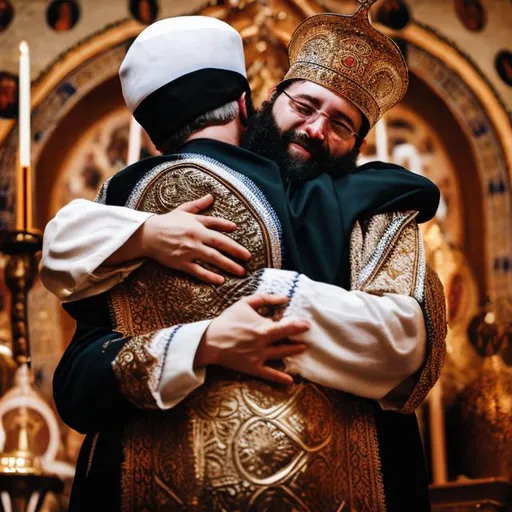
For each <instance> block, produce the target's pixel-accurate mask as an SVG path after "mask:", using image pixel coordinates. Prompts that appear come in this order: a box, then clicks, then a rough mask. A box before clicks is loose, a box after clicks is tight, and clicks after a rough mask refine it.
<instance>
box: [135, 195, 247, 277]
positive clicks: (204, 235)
mask: <svg viewBox="0 0 512 512" xmlns="http://www.w3.org/2000/svg"><path fill="white" fill-rule="evenodd" d="M213 200H214V198H213V196H212V195H211V194H208V195H206V196H204V197H201V198H200V199H197V200H195V201H190V202H188V203H184V204H182V205H181V206H179V207H178V208H176V209H174V210H173V211H171V212H169V213H165V214H161V215H153V216H152V217H150V218H149V219H148V220H147V221H146V222H145V223H144V224H143V225H142V227H141V233H140V236H141V247H142V254H143V256H144V257H147V258H151V259H153V260H156V261H158V262H159V263H160V264H162V265H164V266H166V267H170V268H173V269H175V270H181V271H183V272H185V273H187V274H189V275H192V276H194V277H197V278H198V279H200V280H201V281H205V282H207V283H211V284H222V283H223V282H224V277H222V276H221V275H219V274H217V273H215V272H212V271H210V270H207V269H206V268H204V267H202V266H201V265H200V263H209V264H210V265H213V266H214V267H217V268H219V269H220V270H224V271H225V272H228V273H230V274H234V275H236V276H244V275H245V269H244V268H243V267H242V266H241V265H239V264H238V263H236V262H235V261H233V260H232V259H230V257H231V258H235V259H238V260H241V261H247V260H249V259H250V257H251V253H250V252H249V251H248V250H247V249H245V247H243V246H241V245H240V244H238V243H237V242H235V241H234V240H232V239H231V238H229V237H228V236H226V235H224V234H222V233H220V232H219V231H224V232H231V231H234V230H235V229H236V224H234V223H233V222H230V221H228V220H225V219H221V218H218V217H211V216H207V215H199V212H201V211H202V210H204V209H205V208H208V207H209V206H210V205H211V204H212V203H213Z"/></svg>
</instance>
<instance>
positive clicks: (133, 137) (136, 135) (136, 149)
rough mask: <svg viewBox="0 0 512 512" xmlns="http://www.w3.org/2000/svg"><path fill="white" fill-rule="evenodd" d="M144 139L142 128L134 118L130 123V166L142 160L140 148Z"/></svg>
mask: <svg viewBox="0 0 512 512" xmlns="http://www.w3.org/2000/svg"><path fill="white" fill-rule="evenodd" d="M141 139H142V127H141V125H140V124H139V123H138V122H137V120H136V119H135V118H134V117H133V116H132V120H131V122H130V137H129V140H128V162H127V164H128V165H131V164H133V163H134V162H138V161H139V160H140V148H141Z"/></svg>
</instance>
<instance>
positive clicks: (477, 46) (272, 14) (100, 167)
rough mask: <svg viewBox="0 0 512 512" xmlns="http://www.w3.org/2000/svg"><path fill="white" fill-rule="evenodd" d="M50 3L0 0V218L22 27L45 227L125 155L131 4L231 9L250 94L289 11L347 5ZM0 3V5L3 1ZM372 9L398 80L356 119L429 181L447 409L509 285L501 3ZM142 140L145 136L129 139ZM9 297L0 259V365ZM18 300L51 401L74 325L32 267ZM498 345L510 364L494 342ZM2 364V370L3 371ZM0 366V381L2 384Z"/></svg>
mask: <svg viewBox="0 0 512 512" xmlns="http://www.w3.org/2000/svg"><path fill="white" fill-rule="evenodd" d="M53 3H54V2H51V1H47V0H10V1H7V0H0V228H3V229H5V228H7V227H12V226H13V224H14V219H15V210H14V204H15V201H14V194H15V169H16V151H17V144H18V142H17V137H18V132H17V124H16V109H15V108H13V102H14V103H15V101H16V94H15V91H14V92H13V89H12V87H13V84H14V85H15V81H16V75H17V72H18V56H19V51H18V45H19V43H20V41H21V40H23V39H25V40H27V42H28V43H29V45H30V48H31V55H32V68H31V70H32V78H33V82H32V161H33V167H34V173H35V190H36V205H35V206H36V209H35V211H36V219H35V223H36V225H37V226H38V227H39V228H41V229H44V226H45V225H46V223H47V222H48V220H49V219H51V218H52V216H53V215H55V213H56V212H57V210H58V209H59V208H60V207H61V206H63V205H64V204H66V203H67V202H69V201H70V200H71V199H73V198H76V197H86V198H89V199H91V198H93V197H94V195H95V192H96V190H97V188H98V186H99V185H100V184H101V183H102V182H103V181H104V180H105V179H106V178H107V177H109V176H110V175H112V174H113V173H115V172H117V171H118V170H119V169H120V168H122V167H123V166H124V165H125V163H126V157H127V145H128V130H129V123H130V116H129V113H128V111H127V110H126V109H125V107H124V105H123V101H122V96H121V91H120V86H119V81H118V79H117V72H118V68H119V64H120V62H121V60H122V58H123V56H124V54H125V52H126V49H127V47H128V45H129V44H130V42H131V41H132V40H133V38H134V37H135V36H136V35H137V34H138V33H139V32H140V31H141V30H142V29H143V28H144V26H145V24H144V23H142V22H140V21H139V20H138V19H136V17H137V16H138V17H139V18H140V19H145V20H150V19H152V18H153V17H155V16H156V17H157V18H162V17H167V16H175V15H181V14H192V13H203V14H207V15H211V16H215V17H219V18H221V19H224V20H226V21H228V22H229V23H231V24H232V25H233V26H234V27H235V28H237V29H238V30H239V31H240V33H241V34H242V36H243V38H244V43H245V49H246V60H247V67H248V74H249V78H250V81H251V86H252V88H253V91H254V99H255V102H256V103H257V104H260V103H261V102H262V101H263V100H264V98H265V97H266V95H267V93H268V91H269V89H270V88H271V87H272V85H273V84H274V83H275V82H276V81H278V80H279V79H280V78H281V77H282V76H283V74H284V72H285V70H286V67H287V57H286V45H287V42H288V40H289V38H290V36H291V33H292V32H293V30H294V28H295V27H296V26H297V25H298V24H299V23H300V22H301V20H303V19H304V18H305V17H306V16H308V15H311V14H314V13H317V12H323V11H333V12H344V13H348V12H351V11H353V10H354V8H355V6H356V2H355V1H352V0H346V1H345V0H324V1H321V0H316V1H315V0H261V1H260V0H230V1H222V0H219V1H214V0H211V1H204V0H203V1H199V0H161V1H159V2H155V1H154V0H152V1H149V0H146V1H145V2H144V1H142V2H139V4H141V5H140V6H139V10H138V11H137V12H135V11H134V10H133V9H132V8H131V6H132V4H133V2H130V1H128V0H111V1H110V2H104V1H100V0H87V1H85V0H81V1H73V2H72V3H73V4H74V5H75V9H76V10H75V11H73V10H71V11H69V12H68V14H67V18H66V17H63V18H62V19H60V18H59V16H60V15H59V12H58V10H56V11H55V13H54V14H55V16H54V17H53V18H52V17H51V16H50V14H51V13H50V8H51V7H52V4H53ZM7 4H9V5H10V6H11V10H10V11H9V12H10V13H11V14H10V17H9V16H7V15H2V13H3V12H4V13H5V12H7V11H5V10H4V11H2V6H3V5H7ZM395 4H396V6H398V11H396V12H395V15H393V9H392V8H393V7H394V6H395ZM469 4H476V5H477V6H479V7H474V6H473V8H471V6H469V7H468V5H469ZM404 9H405V10H404ZM52 12H53V11H52ZM372 15H373V19H374V21H375V23H376V24H377V25H378V26H379V28H381V29H382V30H384V31H385V32H386V33H388V34H389V35H391V36H392V37H394V38H395V40H396V41H397V42H399V44H400V45H401V47H402V48H403V49H404V51H405V53H406V57H407V62H408V66H409V69H410V88H409V91H408V93H407V95H406V97H405V98H404V100H403V101H402V102H401V103H400V104H399V105H398V106H397V107H395V109H393V110H392V111H391V112H390V113H389V114H388V115H386V116H385V118H384V121H383V124H381V125H380V127H379V129H383V130H384V131H383V132H381V133H380V135H379V133H378V132H377V130H376V129H374V130H372V131H371V132H370V134H369V137H368V144H367V148H366V150H365V152H364V154H362V155H361V162H363V161H365V160H371V159H375V158H376V157H380V156H381V153H380V151H381V148H382V145H379V138H380V137H382V133H384V136H385V138H386V141H387V153H386V155H385V156H386V157H387V158H388V159H390V160H391V159H392V160H393V161H396V162H397V163H401V164H403V165H405V166H406V167H408V168H410V169H411V170H412V171H413V172H418V173H423V174H425V175H426V176H427V177H429V178H431V179H432V180H433V181H434V182H435V183H436V184H437V185H438V186H439V187H440V189H441V193H442V205H441V208H440V209H439V211H438V214H437V216H436V218H435V219H434V220H433V221H431V222H429V223H428V224H427V225H424V226H422V231H423V235H424V238H425V241H426V244H427V247H428V255H429V258H430V262H431V263H432V264H433V265H434V267H435V268H436V270H437V271H438V272H439V275H440V276H441V279H442V281H443V284H444V286H445V292H446V295H447V302H448V313H449V323H450V330H449V336H448V350H449V353H448V359H447V363H446V365H445V371H444V374H443V378H442V383H443V404H444V408H445V409H446V410H447V411H450V410H452V409H454V408H456V407H458V404H459V401H460V400H459V399H460V396H462V394H463V392H464V391H465V390H466V389H467V387H468V385H470V384H471V382H473V380H474V379H475V378H476V376H477V374H478V372H479V371H480V368H481V365H482V360H483V359H482V356H481V355H479V353H478V352H477V351H476V350H475V348H474V347H473V345H472V340H473V338H474V336H473V338H472V333H471V325H472V324H471V322H472V321H473V319H474V318H475V315H477V313H478V312H479V308H480V307H481V306H482V305H483V304H484V302H485V301H486V299H489V300H491V301H492V303H493V304H497V305H498V312H497V315H498V317H500V319H501V320H505V319H508V320H509V321H510V316H509V315H510V309H508V310H507V309H506V307H505V306H504V305H506V304H508V307H509V308H510V301H511V296H512V270H511V266H512V194H511V191H510V185H511V181H512V126H511V111H512V53H511V52H512V36H511V35H510V33H511V32H510V27H511V26H512V3H511V2H510V0H473V1H459V0H408V1H405V2H404V1H402V0H379V1H378V2H377V3H376V5H375V6H374V7H373V8H372ZM62 16H64V14H62ZM404 21H405V22H406V23H405V24H404ZM507 52H508V53H507ZM509 54H510V58H509V57H508V55H509ZM2 80H3V81H2ZM9 80H10V81H9ZM153 153H155V150H154V148H153V147H152V145H151V143H150V142H149V140H148V139H147V137H145V138H144V140H143V154H153ZM9 301H10V299H9V294H8V293H7V291H6V288H5V286H4V284H3V280H2V277H1V275H0V348H2V347H3V348H4V349H5V350H3V352H2V351H0V369H1V368H4V367H5V365H7V364H8V363H2V361H3V359H2V357H4V358H7V356H6V355H5V354H8V346H9V340H10V330H9V320H8V311H9V304H10V302H9ZM30 314H31V316H30V321H31V323H30V328H31V337H32V338H31V339H32V351H33V360H34V368H35V374H36V378H37V382H38V385H39V387H40V389H41V390H42V392H43V394H44V395H45V397H46V398H47V400H48V401H49V403H51V378H52V373H53V369H54V368H55V365H56V363H57V361H58V359H59V358H60V355H61V354H62V350H63V349H64V347H65V346H66V344H67V342H68V341H69V339H70V336H71V333H72V331H73V327H74V325H73V322H72V320H71V319H70V318H69V317H68V316H67V315H66V314H65V313H64V312H63V310H62V309H61V308H60V305H59V303H58V301H57V300H56V299H55V298H54V297H53V296H52V295H51V294H50V293H49V292H48V291H46V290H45V289H44V288H43V287H42V286H41V284H40V283H36V285H35V287H34V289H33V291H32V293H31V298H30ZM502 357H503V359H504V361H505V363H506V364H508V365H511V364H512V349H511V348H510V347H509V346H508V347H507V346H505V347H504V349H503V351H502ZM7 359H8V358H7ZM7 359H6V360H7ZM5 375H7V373H6V371H5V370H4V373H3V376H4V380H5ZM4 380H2V378H0V386H4V388H5V386H6V384H5V382H4ZM2 391H3V389H2V388H0V393H1V392H2ZM426 416H427V414H426V413H425V415H424V416H423V420H424V423H425V425H426V426H425V428H426V431H427V430H428V420H427V418H426ZM454 425H456V422H454ZM454 428H458V426H456V427H454ZM62 449H63V452H64V453H65V454H66V457H67V459H68V460H71V461H73V460H74V458H75V457H76V436H74V434H73V433H71V432H69V431H68V430H67V429H65V428H64V427H63V448H62ZM456 457H457V454H455V458H456ZM449 466H450V477H451V478H456V477H457V476H460V474H461V473H464V471H463V470H462V469H461V468H460V467H459V466H458V465H457V464H456V463H453V457H452V459H451V460H449Z"/></svg>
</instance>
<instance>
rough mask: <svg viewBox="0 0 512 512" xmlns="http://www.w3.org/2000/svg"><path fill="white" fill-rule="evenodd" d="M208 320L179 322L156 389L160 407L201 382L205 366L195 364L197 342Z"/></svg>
mask: <svg viewBox="0 0 512 512" xmlns="http://www.w3.org/2000/svg"><path fill="white" fill-rule="evenodd" d="M210 322H211V320H203V321H201V322H194V323H191V324H184V325H181V326H179V327H178V328H177V329H176V330H175V332H174V334H173V337H172V340H171V341H170V343H169V347H168V350H167V352H166V355H165V359H164V361H163V367H162V376H161V379H160V384H159V386H158V389H157V404H158V405H159V407H160V408H162V409H170V408H171V407H175V406H176V405H178V404H179V403H180V402H181V401H182V400H183V399H184V398H185V397H186V396H187V395H189V394H190V393H192V391H194V390H195V389H196V388H198V387H199V386H201V385H202V384H203V383H204V380H205V378H206V368H205V367H201V368H194V359H195V357H196V352H197V349H198V347H199V343H200V342H201V339H202V337H203V334H204V332H205V331H206V329H207V328H208V326H209V325H210Z"/></svg>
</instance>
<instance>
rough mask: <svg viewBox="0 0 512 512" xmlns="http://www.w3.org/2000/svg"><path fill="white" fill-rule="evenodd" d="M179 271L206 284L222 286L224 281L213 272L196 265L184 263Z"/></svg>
mask: <svg viewBox="0 0 512 512" xmlns="http://www.w3.org/2000/svg"><path fill="white" fill-rule="evenodd" d="M181 270H182V271H183V272H185V273H186V274H189V275H191V276H194V277H197V278H198V279H199V280H201V281H204V282H205V283H208V284H223V283H224V281H225V279H224V277H223V276H221V275H219V274H216V273H215V272H211V271H210V270H207V269H206V268H204V267H202V266H201V265H199V264H197V263H192V262H189V263H186V264H185V265H183V266H182V267H181Z"/></svg>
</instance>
